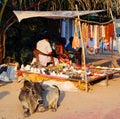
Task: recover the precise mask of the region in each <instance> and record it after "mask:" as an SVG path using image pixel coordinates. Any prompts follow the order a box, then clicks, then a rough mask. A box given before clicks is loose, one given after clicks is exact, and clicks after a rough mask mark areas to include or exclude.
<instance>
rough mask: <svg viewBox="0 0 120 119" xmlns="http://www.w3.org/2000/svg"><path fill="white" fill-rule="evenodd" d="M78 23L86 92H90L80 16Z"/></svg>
mask: <svg viewBox="0 0 120 119" xmlns="http://www.w3.org/2000/svg"><path fill="white" fill-rule="evenodd" d="M75 6H76V11H77V14H78V7H77V5H75ZM78 21H79V23H78V24H79V29H80V40H81V45H82V57H83V59H82V65H83V70H84V78H85V84H86V85H85V90H86V92H88V80H87V71H86V62H85V49H84V42H83V39H82V30H81V28H82V27H81V22H80V17H79V14H78Z"/></svg>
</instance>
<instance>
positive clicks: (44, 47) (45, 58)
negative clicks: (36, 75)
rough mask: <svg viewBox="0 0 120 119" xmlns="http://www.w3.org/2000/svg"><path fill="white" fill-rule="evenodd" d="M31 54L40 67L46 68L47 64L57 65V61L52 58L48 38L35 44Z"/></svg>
mask: <svg viewBox="0 0 120 119" xmlns="http://www.w3.org/2000/svg"><path fill="white" fill-rule="evenodd" d="M33 53H34V55H35V57H36V62H39V65H40V66H48V65H49V64H53V66H54V65H55V64H57V59H55V58H53V56H52V48H51V45H50V43H49V37H48V36H45V37H44V39H42V40H39V41H38V42H37V44H36V48H35V49H34V50H33Z"/></svg>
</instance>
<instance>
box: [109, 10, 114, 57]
mask: <svg viewBox="0 0 120 119" xmlns="http://www.w3.org/2000/svg"><path fill="white" fill-rule="evenodd" d="M109 11H110V15H111V18H112V21H113V25H114V38H115V39H116V29H115V26H116V25H115V20H114V17H113V14H112V10H111V8H109ZM112 55H113V39H112V53H111V57H112Z"/></svg>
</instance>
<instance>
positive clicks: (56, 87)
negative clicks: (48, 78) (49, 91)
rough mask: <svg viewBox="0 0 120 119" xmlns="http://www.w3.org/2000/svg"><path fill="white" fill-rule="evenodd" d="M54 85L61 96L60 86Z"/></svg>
mask: <svg viewBox="0 0 120 119" xmlns="http://www.w3.org/2000/svg"><path fill="white" fill-rule="evenodd" d="M52 86H53V87H55V88H56V89H57V90H58V94H59V96H60V89H59V87H58V86H56V85H52Z"/></svg>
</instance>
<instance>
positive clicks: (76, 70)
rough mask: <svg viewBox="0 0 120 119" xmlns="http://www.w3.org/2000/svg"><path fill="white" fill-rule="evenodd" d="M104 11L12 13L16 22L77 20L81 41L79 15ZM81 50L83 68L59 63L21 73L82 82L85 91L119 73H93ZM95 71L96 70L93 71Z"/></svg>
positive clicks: (119, 71) (23, 69)
mask: <svg viewBox="0 0 120 119" xmlns="http://www.w3.org/2000/svg"><path fill="white" fill-rule="evenodd" d="M102 11H104V10H95V11H78V10H77V11H14V13H15V14H16V16H17V18H18V21H19V22H20V21H21V20H22V19H26V18H32V17H44V18H52V19H64V18H76V17H77V19H78V22H79V23H78V27H79V29H80V35H81V39H83V38H84V37H83V35H82V34H83V32H81V30H82V29H81V28H82V25H81V22H80V18H79V16H80V15H85V14H91V13H97V12H102ZM82 48H83V49H84V42H83V43H82ZM84 52H85V51H84V50H83V53H82V55H83V57H84V58H83V60H84V62H83V66H82V67H76V66H74V65H73V64H64V63H61V64H59V65H58V66H56V67H41V68H39V69H38V68H36V67H34V68H33V67H31V66H28V65H27V66H25V67H22V68H21V72H22V73H23V74H31V73H32V74H39V75H40V76H42V77H48V78H53V79H59V80H62V79H64V80H69V81H75V82H79V83H80V82H83V83H85V84H86V90H87V88H88V87H87V85H88V83H90V82H93V81H95V80H99V79H103V78H107V79H108V78H109V77H110V76H112V75H113V74H115V73H120V69H119V70H113V69H109V70H108V69H104V70H101V69H103V68H101V69H99V70H98V69H97V70H98V72H97V73H95V71H94V70H93V69H92V68H90V67H86V66H85V65H86V63H85V54H84ZM95 70H96V69H95Z"/></svg>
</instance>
